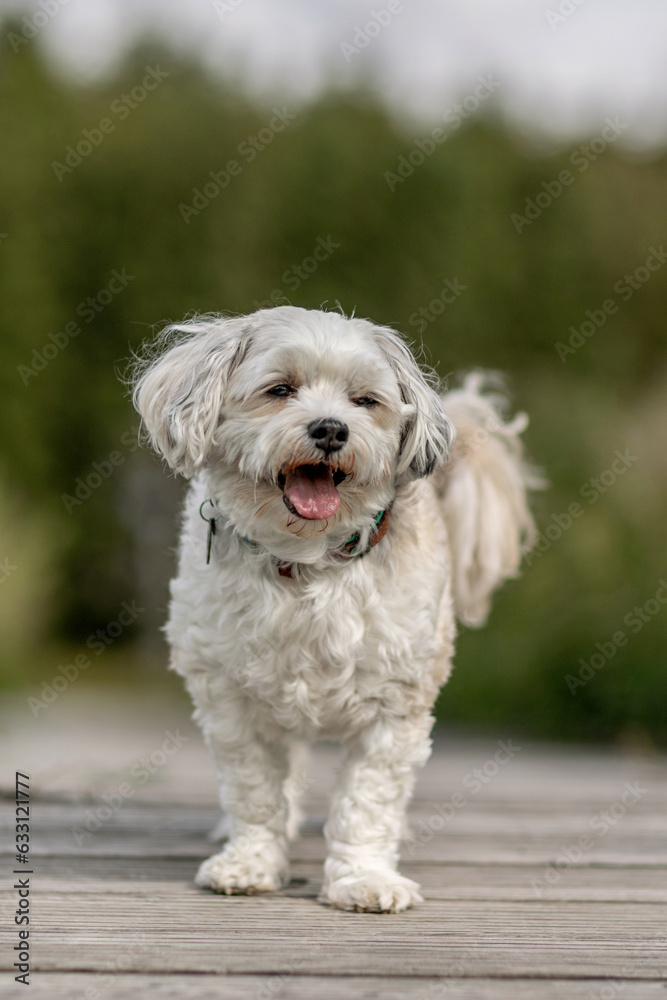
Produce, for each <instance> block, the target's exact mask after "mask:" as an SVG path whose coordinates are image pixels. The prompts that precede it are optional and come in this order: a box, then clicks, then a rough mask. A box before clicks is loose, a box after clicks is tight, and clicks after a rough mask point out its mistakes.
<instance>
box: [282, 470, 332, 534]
mask: <svg viewBox="0 0 667 1000" xmlns="http://www.w3.org/2000/svg"><path fill="white" fill-rule="evenodd" d="M285 496H286V497H287V499H288V500H289V502H290V503H291V504H292V506H293V507H294V509H295V510H296V511H298V513H299V514H300V515H301V517H306V518H309V519H310V520H311V521H324V520H325V519H326V518H327V517H331V515H332V514H335V513H336V511H337V510H338V505H339V504H340V494H339V492H338V490H337V489H336V487H335V486H334V484H333V478H332V473H331V470H330V469H327V468H326V467H325V466H323V465H302V466H300V467H299V468H298V469H295V470H294V472H288V473H287V474H286V476H285Z"/></svg>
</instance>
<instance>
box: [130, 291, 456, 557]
mask: <svg viewBox="0 0 667 1000" xmlns="http://www.w3.org/2000/svg"><path fill="white" fill-rule="evenodd" d="M172 331H173V332H174V333H175V334H176V336H177V340H176V343H175V346H172V347H171V348H170V349H169V350H167V351H166V353H164V354H163V355H162V356H161V357H158V359H157V360H155V361H153V362H152V363H151V364H150V365H149V367H148V368H147V369H145V370H144V372H143V374H142V375H141V376H140V379H139V381H138V383H137V387H136V391H135V402H136V405H137V408H138V409H139V411H140V413H141V415H142V417H143V420H144V424H145V426H146V429H147V431H148V434H149V435H150V438H151V440H152V442H153V444H154V446H155V447H156V448H157V449H158V450H159V451H160V452H161V453H162V454H163V455H164V457H165V458H166V460H167V462H168V463H169V465H170V466H171V467H172V468H173V469H174V470H175V471H177V472H180V473H182V474H183V475H186V476H191V475H193V474H194V473H195V472H197V471H199V470H201V469H206V471H207V473H208V476H209V482H210V487H211V493H212V498H213V499H215V500H216V502H218V503H219V504H220V506H221V509H222V510H223V511H224V512H225V514H226V515H227V516H228V517H230V518H231V520H232V522H233V523H234V524H235V526H236V527H237V528H238V529H239V530H240V531H242V532H243V533H250V534H253V535H254V536H255V537H257V536H258V532H259V534H262V530H261V529H262V527H264V528H265V529H269V530H270V531H271V532H275V531H278V532H283V533H289V534H292V535H299V536H300V537H302V538H303V537H311V536H312V535H314V534H315V533H327V532H330V531H332V530H334V529H335V528H336V527H337V526H341V525H343V526H345V527H346V528H347V527H349V526H351V525H355V527H356V523H357V522H358V521H359V520H360V519H363V518H366V519H367V518H368V516H369V515H372V514H373V513H375V512H377V510H378V509H380V508H381V507H382V506H383V505H386V504H387V503H388V502H389V501H390V500H391V498H392V496H393V493H394V492H395V489H396V486H397V485H400V484H401V483H405V482H408V481H410V480H411V479H416V478H418V477H420V476H425V475H428V474H429V472H430V471H431V470H432V469H433V467H434V465H435V463H436V462H438V461H441V460H443V459H444V458H445V457H446V455H447V452H448V447H449V444H450V441H451V437H452V431H451V426H450V424H449V422H448V420H447V418H446V417H445V415H444V412H443V410H442V406H441V404H440V399H439V397H438V396H437V394H436V392H435V391H434V390H433V389H432V388H431V386H430V385H429V383H428V382H427V381H426V379H425V378H424V376H423V374H422V372H421V371H420V369H419V367H418V366H417V364H416V363H415V361H414V359H413V357H412V355H411V354H410V352H409V350H408V348H407V347H406V346H405V344H404V343H403V341H402V340H401V339H400V337H399V336H398V335H397V334H396V333H394V332H393V331H392V330H389V329H386V328H383V327H377V326H375V325H373V324H372V323H369V322H367V321H366V320H358V319H346V318H345V317H344V316H342V315H340V314H339V313H335V312H321V311H318V310H306V309H299V308H295V307H291V306H285V307H282V306H281V307H277V308H275V309H265V310H260V311H259V312H256V313H253V314H251V315H250V316H246V317H239V318H235V319H220V318H215V317H214V318H209V317H204V318H202V319H200V320H194V321H191V322H188V323H185V324H182V325H179V326H177V327H174V328H172ZM263 534H265V535H266V530H265V531H264V532H263Z"/></svg>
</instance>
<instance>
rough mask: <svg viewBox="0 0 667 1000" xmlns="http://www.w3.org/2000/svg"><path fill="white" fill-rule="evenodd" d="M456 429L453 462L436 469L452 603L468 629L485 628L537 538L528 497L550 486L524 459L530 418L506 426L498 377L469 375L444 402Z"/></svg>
mask: <svg viewBox="0 0 667 1000" xmlns="http://www.w3.org/2000/svg"><path fill="white" fill-rule="evenodd" d="M443 406H444V409H445V411H446V413H447V416H448V417H449V419H450V420H451V422H452V423H453V424H454V427H455V428H456V441H455V444H454V447H453V449H452V456H451V460H450V461H449V463H448V464H447V465H446V466H444V467H442V468H441V469H440V470H438V473H437V485H438V489H439V492H440V493H441V495H442V502H443V505H444V514H445V520H446V523H447V530H448V533H449V537H450V548H451V553H452V563H453V565H452V573H453V590H454V606H455V610H456V614H457V617H458V618H459V619H460V621H462V622H463V623H464V624H466V625H482V624H483V623H484V621H485V619H486V616H487V614H488V611H489V605H490V602H491V595H492V594H493V591H494V590H495V589H496V588H497V587H499V586H500V584H501V583H502V582H503V581H504V580H506V579H507V578H508V577H511V576H516V575H517V573H518V569H519V564H520V562H521V556H522V554H523V553H524V552H526V551H528V550H529V549H530V548H531V546H532V544H533V541H534V536H535V525H534V523H533V519H532V517H531V514H530V510H529V507H528V499H527V492H528V490H529V489H539V488H540V487H542V486H543V485H544V483H543V481H542V479H541V477H540V476H539V474H538V473H537V471H536V470H534V469H531V468H530V467H529V466H528V465H527V464H526V462H525V461H524V459H523V446H522V442H521V438H520V434H521V432H522V431H523V430H524V429H525V428H526V426H527V424H528V418H527V416H526V414H525V413H519V414H517V415H516V416H515V417H514V419H513V420H510V421H506V420H505V419H504V416H505V414H506V411H507V408H508V404H507V400H506V398H505V396H504V395H503V393H502V384H501V380H500V379H499V377H498V376H497V375H495V374H493V373H489V374H487V373H480V372H475V373H473V374H471V375H468V376H467V377H466V379H465V380H464V383H463V386H462V387H461V388H460V389H455V390H453V391H451V392H448V393H447V394H446V395H445V396H444V398H443Z"/></svg>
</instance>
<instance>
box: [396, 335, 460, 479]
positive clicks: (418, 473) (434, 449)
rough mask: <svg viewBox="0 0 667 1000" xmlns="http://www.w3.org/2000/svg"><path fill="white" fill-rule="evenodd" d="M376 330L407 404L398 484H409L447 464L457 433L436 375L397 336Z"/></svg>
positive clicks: (398, 467)
mask: <svg viewBox="0 0 667 1000" xmlns="http://www.w3.org/2000/svg"><path fill="white" fill-rule="evenodd" d="M376 329H378V332H379V334H380V346H381V347H382V349H383V351H384V352H385V354H386V356H387V358H388V360H389V363H390V365H391V366H392V368H393V369H394V373H395V375H396V379H397V381H398V386H399V389H400V391H401V396H402V398H403V402H404V403H405V404H406V410H405V417H406V422H405V427H404V429H403V438H402V441H401V450H400V453H399V456H398V465H397V468H396V481H397V483H407V482H410V481H411V480H413V479H420V478H422V477H423V476H429V475H430V474H431V473H432V472H433V470H434V468H435V466H436V465H437V464H438V463H439V462H445V461H447V458H448V457H449V449H450V446H451V444H452V442H453V440H454V435H455V431H454V427H453V426H452V424H451V423H450V421H449V419H448V417H447V415H446V414H445V411H444V410H443V407H442V400H441V397H440V396H439V395H438V393H437V392H436V390H435V388H434V385H435V384H437V379H436V377H435V375H434V374H432V373H431V372H425V371H422V369H421V368H420V367H419V365H418V364H417V362H416V361H415V359H414V357H413V355H412V352H411V351H410V349H409V347H408V346H407V344H406V343H405V342H404V341H403V340H402V339H401V338H400V336H399V335H398V334H397V333H395V332H394V331H393V330H389V329H387V328H385V327H380V328H376Z"/></svg>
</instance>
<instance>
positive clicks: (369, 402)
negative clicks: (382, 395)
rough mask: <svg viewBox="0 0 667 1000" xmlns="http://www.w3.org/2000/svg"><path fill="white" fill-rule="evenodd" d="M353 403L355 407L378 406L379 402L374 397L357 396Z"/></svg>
mask: <svg viewBox="0 0 667 1000" xmlns="http://www.w3.org/2000/svg"><path fill="white" fill-rule="evenodd" d="M352 402H353V403H354V405H355V406H377V405H378V400H377V399H374V398H373V397H372V396H356V397H355V398H354V399H353V400H352Z"/></svg>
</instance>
